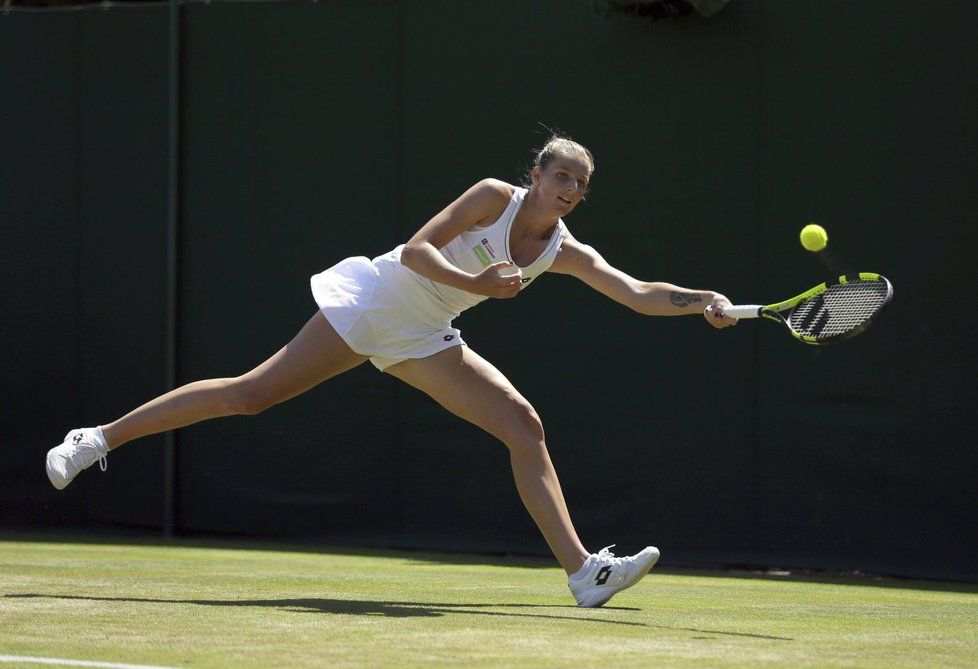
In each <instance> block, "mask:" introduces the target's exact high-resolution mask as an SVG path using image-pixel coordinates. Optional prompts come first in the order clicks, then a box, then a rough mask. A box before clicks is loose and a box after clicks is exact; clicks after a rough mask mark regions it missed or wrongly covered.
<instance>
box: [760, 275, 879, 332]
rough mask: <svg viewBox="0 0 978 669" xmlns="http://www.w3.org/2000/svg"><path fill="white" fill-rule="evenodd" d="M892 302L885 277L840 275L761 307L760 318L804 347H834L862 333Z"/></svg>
mask: <svg viewBox="0 0 978 669" xmlns="http://www.w3.org/2000/svg"><path fill="white" fill-rule="evenodd" d="M892 299H893V285H892V284H891V283H890V281H889V280H888V279H887V278H886V277H884V276H882V275H880V274H873V273H871V272H861V273H859V274H844V275H842V276H840V277H838V278H837V279H831V280H829V281H826V282H825V283H822V284H819V285H818V286H815V287H814V288H812V289H811V290H808V291H806V292H804V293H802V294H801V295H798V296H796V297H793V298H791V299H790V300H785V301H784V302H778V303H777V304H770V305H767V306H765V307H763V309H762V310H761V316H763V317H765V318H770V319H772V320H776V321H779V322H781V323H782V324H783V325H784V326H785V327H787V328H788V331H789V332H791V334H792V335H794V336H795V337H796V338H797V339H798V340H799V341H803V342H805V343H806V344H814V345H822V344H834V343H836V342H840V341H845V340H846V339H851V338H852V337H855V336H856V335H857V334H859V333H861V332H864V331H865V330H866V328H868V327H869V326H870V325H872V324H873V321H875V320H876V318H877V317H878V316H879V314H880V312H881V311H882V310H883V307H885V306H886V305H887V304H889V303H890V300H892Z"/></svg>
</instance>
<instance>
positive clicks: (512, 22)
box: [0, 0, 978, 579]
mask: <svg viewBox="0 0 978 669" xmlns="http://www.w3.org/2000/svg"><path fill="white" fill-rule="evenodd" d="M182 12H183V16H182V24H181V31H182V54H181V86H180V93H181V107H180V121H181V142H180V167H181V200H180V204H181V206H180V212H181V216H180V247H179V329H178V343H179V346H178V350H179V360H178V362H179V369H178V376H179V379H180V381H181V382H186V381H191V380H194V379H198V378H206V377H213V376H232V375H237V374H239V373H242V372H244V371H246V370H247V369H250V368H251V367H252V366H254V365H255V364H257V363H259V362H261V361H262V360H264V359H265V358H266V357H267V356H268V355H270V354H271V353H273V352H274V351H275V350H276V349H277V348H279V347H280V346H282V345H283V344H284V343H286V342H287V341H288V339H289V338H290V337H291V336H292V335H293V334H294V333H295V332H296V331H297V330H298V328H299V327H300V326H301V325H302V324H303V323H304V322H305V320H306V319H307V318H308V317H309V316H310V315H311V314H312V313H313V311H314V309H315V306H314V303H313V302H312V300H311V297H310V295H309V293H308V285H307V281H308V277H309V275H310V274H312V273H314V272H317V271H319V270H321V269H323V268H325V267H327V266H329V265H332V264H333V263H335V262H337V261H338V260H340V259H342V258H343V257H346V256H348V255H367V256H373V255H377V254H380V253H382V252H385V251H387V250H389V249H390V248H392V247H393V246H395V245H396V244H398V243H400V242H402V241H404V240H405V239H406V238H407V237H408V236H410V234H411V233H412V232H413V231H414V230H415V229H416V228H417V227H419V226H420V225H421V224H423V223H424V222H425V221H426V220H427V219H428V218H429V217H430V216H431V215H432V214H433V213H435V212H436V211H438V210H439V209H440V208H441V207H443V206H444V205H445V204H446V203H447V202H449V201H450V200H451V199H453V198H454V197H456V196H457V194H458V193H459V192H461V191H462V190H464V189H465V188H466V187H467V186H469V185H471V183H473V182H475V181H477V180H478V179H480V178H483V177H485V176H495V177H498V178H502V179H505V180H508V181H511V182H515V181H517V180H518V179H519V177H520V175H521V173H522V171H523V169H524V168H525V166H526V164H527V162H528V160H529V158H530V149H531V148H532V147H534V146H539V145H540V144H541V143H542V142H543V141H544V139H545V133H544V131H542V130H541V128H540V126H539V125H538V123H544V124H546V125H548V126H556V127H559V128H561V129H563V130H565V131H567V132H569V133H571V134H572V135H574V136H575V137H576V138H577V139H579V140H580V141H582V142H584V143H585V144H587V145H588V146H589V147H590V148H591V149H592V150H593V151H594V152H595V154H596V158H597V172H596V174H595V177H594V180H593V195H592V197H591V199H590V201H589V202H587V203H586V204H585V205H583V206H582V207H580V208H579V209H578V210H577V211H575V212H574V214H573V215H572V216H571V217H569V219H568V221H567V223H568V225H569V226H570V227H571V229H572V230H573V232H574V234H575V235H576V236H577V237H578V238H580V239H582V240H584V241H587V242H589V243H591V244H593V245H595V246H596V247H597V248H598V249H599V250H601V251H602V253H603V254H604V255H605V257H606V258H608V259H609V260H610V261H611V262H612V263H613V264H615V265H616V266H618V267H620V268H622V269H623V270H625V271H627V272H629V273H631V274H634V275H635V276H638V277H641V278H645V279H659V280H667V281H671V282H674V283H678V284H680V285H686V286H690V287H698V288H713V289H717V290H721V291H723V292H725V293H726V294H727V295H729V296H730V297H731V298H732V299H733V300H734V301H747V302H753V301H765V300H772V299H780V298H783V297H787V296H789V295H790V294H792V293H794V292H797V291H799V290H802V289H804V288H807V287H809V286H810V285H812V284H813V283H815V282H817V281H820V280H822V279H824V278H826V277H827V276H832V275H834V274H838V273H841V272H844V271H878V272H882V273H884V274H886V275H887V276H888V277H889V278H890V279H891V280H892V281H893V283H894V285H895V286H896V299H895V301H894V303H893V305H892V306H891V307H890V308H889V310H888V312H887V313H886V314H885V315H884V317H883V319H882V321H881V322H880V324H879V325H877V326H876V327H874V328H873V329H872V330H871V331H870V332H869V333H867V334H865V335H863V336H862V337H859V338H857V339H855V340H853V341H851V342H847V343H845V344H842V345H839V346H832V347H824V348H816V347H805V346H802V345H799V344H796V343H795V342H793V341H791V338H790V337H787V336H785V335H784V334H783V333H781V332H779V331H778V330H777V328H775V327H773V326H771V325H769V324H767V323H744V324H741V325H740V326H739V327H738V328H736V329H734V330H728V331H724V332H714V331H712V329H711V328H709V327H708V326H706V325H705V323H703V322H702V321H701V320H700V319H698V318H687V319H648V318H644V317H641V316H638V315H636V314H633V313H630V312H627V311H626V310H624V309H623V308H622V307H620V306H618V305H616V304H614V303H611V302H610V301H608V300H606V299H604V298H602V297H601V296H599V295H597V294H596V293H593V292H591V291H588V289H586V288H585V287H584V286H583V285H581V284H579V283H577V282H575V280H573V279H570V278H567V277H562V276H557V275H553V276H552V277H550V278H548V279H546V280H545V281H543V282H541V283H540V284H539V285H537V284H534V287H533V290H529V291H527V292H526V293H524V294H521V295H520V296H519V298H518V299H515V300H511V301H494V302H492V303H486V304H484V305H482V306H481V307H480V308H479V309H477V310H473V311H471V312H468V313H466V314H464V315H463V316H462V317H461V318H460V319H459V321H458V325H459V326H460V327H461V328H462V329H463V331H464V332H465V337H466V340H467V341H468V342H469V344H470V345H471V346H472V347H473V348H475V349H476V350H478V351H479V352H480V353H481V354H483V355H484V356H485V357H487V358H489V359H490V360H491V361H493V362H494V363H495V364H496V365H497V366H498V367H499V368H500V369H501V370H502V371H503V372H504V373H506V374H507V375H508V376H509V377H510V378H511V379H512V380H513V381H514V383H515V384H516V385H517V387H518V388H520V389H521V391H522V392H523V394H524V395H525V396H526V397H527V398H529V399H530V401H531V402H533V403H534V405H535V406H536V408H537V410H538V411H539V413H540V414H541V416H542V417H543V419H544V424H545V426H546V429H547V434H548V443H549V445H550V449H551V453H552V456H553V458H554V461H555V464H556V466H557V469H558V472H559V473H560V474H561V478H562V484H563V488H564V492H565V495H566V496H567V500H568V504H569V506H570V508H571V512H572V515H573V516H574V519H575V523H576V525H577V527H578V530H579V532H580V534H581V536H582V538H583V540H584V541H585V544H586V545H587V546H589V547H591V548H592V549H596V548H599V547H600V546H603V545H606V544H610V543H615V542H617V543H618V544H619V548H621V549H624V550H630V549H633V548H637V547H639V546H641V545H645V544H646V543H648V542H653V543H656V544H657V545H659V546H660V547H661V548H662V549H663V555H664V559H665V560H666V561H669V562H673V563H677V562H705V563H718V564H754V565H779V566H799V567H805V566H808V567H826V568H844V569H861V570H868V571H881V572H887V573H897V574H906V575H924V576H933V577H943V578H967V579H973V578H975V577H976V575H978V571H976V569H975V562H974V559H973V555H974V554H975V551H976V549H978V539H976V537H978V520H976V514H975V507H976V504H975V502H976V498H975V494H974V492H973V482H974V479H975V476H976V475H978V455H976V449H975V448H974V446H975V439H974V437H973V436H972V430H973V427H974V424H975V421H974V419H973V417H972V415H971V414H972V411H973V410H974V407H975V404H976V402H975V400H976V393H975V389H974V385H975V384H974V378H975V376H976V363H975V355H974V346H973V345H972V344H971V341H970V338H971V332H972V330H973V326H974V324H975V321H976V319H975V317H974V316H973V313H972V310H971V308H970V307H969V305H968V297H967V296H968V294H969V292H968V286H969V285H970V283H971V282H972V281H971V280H972V279H973V277H974V271H973V270H972V269H971V267H970V262H969V260H968V257H969V256H970V251H971V248H973V246H974V244H975V242H976V232H975V225H976V222H978V221H976V214H975V211H976V210H978V195H976V189H975V183H976V176H978V158H976V155H978V153H976V150H975V149H976V144H978V142H976V139H978V137H976V135H978V124H976V122H975V120H974V119H975V118H978V98H976V96H975V95H974V91H975V90H976V84H978V67H976V65H978V45H976V42H975V40H974V38H973V36H974V34H975V29H976V28H978V5H975V4H974V3H971V2H964V1H961V2H948V3H942V4H941V6H940V7H933V8H927V9H924V8H922V7H921V6H920V5H919V3H912V2H909V1H908V2H893V1H888V2H883V1H875V2H873V1H867V2H842V1H825V2H817V3H815V2H812V3H782V2H760V1H756V2H749V1H746V0H743V1H738V0H734V2H733V3H731V6H730V7H729V8H727V9H726V10H724V11H723V12H722V13H721V14H719V15H717V16H716V17H715V18H713V19H712V20H704V19H699V18H696V17H690V18H687V19H682V20H678V21H673V22H657V23H650V22H648V21H646V20H640V19H634V18H627V17H618V18H614V19H611V20H603V19H600V18H599V17H597V16H596V15H595V14H594V13H593V11H592V9H591V3H589V2H583V1H581V2H573V3H568V2H565V1H561V0H553V1H552V2H539V3H521V2H515V1H513V2H494V3H457V2H448V1H445V2H434V1H420V0H419V1H417V2H410V3H398V2H352V1H349V2H332V1H329V2H318V3H298V2H297V3H269V4H231V3H228V4H209V5H199V4H195V5H187V6H185V7H184V9H183V10H182ZM167 31H168V23H167V8H166V7H164V6H149V7H137V8H117V9H113V10H111V11H108V12H105V11H101V10H99V11H94V10H87V11H79V12H49V13H31V14H18V13H14V14H11V15H7V16H3V17H0V56H2V57H0V90H2V91H3V92H4V97H5V101H6V103H7V104H5V105H4V107H5V110H6V111H7V116H6V121H5V123H4V124H0V146H3V158H2V159H0V170H2V174H0V177H2V179H0V184H2V185H0V196H2V201H0V217H2V221H3V227H4V230H5V231H6V233H7V234H6V237H5V242H4V244H3V251H2V257H0V267H2V270H0V271H2V272H3V275H2V284H0V285H2V288H0V296H2V300H3V304H2V307H3V310H2V312H3V314H4V316H3V328H2V332H0V343H2V350H3V357H4V368H3V382H4V387H5V388H6V393H5V400H6V401H5V411H4V417H5V420H4V421H3V423H2V427H0V439H2V443H3V447H4V449H5V454H6V455H7V457H5V458H3V460H2V462H3V464H2V465H0V473H2V479H0V480H2V485H0V523H2V527H6V528H13V527H18V528H21V527H94V528H108V527H113V528H130V529H153V528H159V527H160V524H161V522H162V517H163V509H162V506H163V500H164V495H163V489H162V488H163V474H162V470H163V454H162V448H161V443H162V441H161V439H160V438H159V437H154V438H148V439H146V440H144V441H143V442H141V443H139V444H133V445H131V446H127V447H126V448H125V449H123V450H121V451H119V452H117V453H114V454H113V455H112V457H111V459H110V460H111V462H110V470H109V472H108V474H101V473H97V472H94V473H87V474H86V475H84V476H82V477H81V478H80V479H79V480H78V481H77V482H76V483H74V484H72V486H71V487H70V488H68V489H67V490H65V491H64V492H62V493H56V492H55V491H53V490H52V489H51V488H50V487H49V485H48V484H47V482H46V479H45V478H44V474H43V468H42V466H41V461H42V456H43V453H44V451H45V450H46V449H47V448H50V447H51V446H53V445H54V444H56V443H57V442H58V441H59V440H60V439H61V438H62V436H63V434H64V432H66V431H67V430H68V429H70V428H71V427H75V426H77V425H90V424H95V423H98V422H107V421H109V420H112V419H114V418H115V417H117V416H118V415H120V414H121V413H123V412H125V411H128V410H129V409H131V408H132V407H133V406H135V405H137V404H139V403H141V402H143V401H145V400H148V399H150V398H151V397H153V396H155V395H156V394H158V393H160V392H161V391H163V390H165V388H164V387H163V384H164V379H165V371H164V367H163V366H164V358H165V356H164V332H165V318H164V312H165V290H166V285H165V257H164V249H165V219H166V184H167V182H166V160H167V152H166V151H167V144H166V137H167V135H166V133H167V121H168V119H167V104H168V103H167V101H168V97H167V96H168V79H167V67H166V64H167V44H168V42H167V40H168V32H167ZM813 220H814V221H817V222H819V223H821V224H823V225H824V226H825V227H826V228H827V229H828V231H829V234H830V238H831V241H830V247H829V250H828V251H827V252H825V253H823V254H819V255H813V254H808V253H805V252H804V251H803V250H802V249H801V247H800V246H799V244H798V241H797V233H798V230H799V229H800V228H801V226H802V225H804V224H805V223H807V222H809V221H813ZM175 492H176V525H177V530H178V531H180V532H186V533H200V532H208V533H213V532H216V533H229V534H248V535H266V536H282V537H290V538H300V539H315V540H321V541H327V542H342V543H351V544H363V545H368V544H369V545H392V546H411V547H423V548H438V549H451V550H485V551H521V552H539V553H545V552H546V546H545V544H544V543H543V541H542V539H540V538H539V537H538V535H537V533H536V530H535V529H534V527H533V525H532V523H531V521H530V520H529V518H528V517H527V516H526V514H525V512H524V511H523V509H522V506H521V505H520V502H519V498H518V496H517V494H516V491H515V488H514V486H513V484H512V480H511V474H510V471H509V464H508V459H507V458H506V454H505V449H504V447H503V446H501V445H499V444H497V443H495V442H494V441H493V440H492V439H491V438H489V437H487V436H485V435H483V434H481V433H480V432H479V431H478V430H477V429H475V428H473V427H471V426H469V425H467V424H464V423H462V422H461V421H459V420H457V419H455V418H454V417H452V416H450V415H448V414H447V413H446V412H445V411H443V410H442V409H440V408H439V407H438V406H436V405H434V404H433V403H432V402H431V401H430V400H428V399H427V398H426V397H423V396H421V395H420V394H418V393H416V392H414V391H412V390H411V389H409V388H406V387H401V386H400V385H399V384H398V383H397V382H396V381H395V380H393V379H391V378H389V377H387V376H385V375H382V374H378V373H377V372H376V371H375V370H373V369H372V368H371V367H369V366H363V367H361V368H358V369H356V370H354V371H352V372H350V373H348V374H347V375H344V376H343V377H341V378H338V379H334V380H332V381H330V382H329V383H327V384H324V385H323V386H321V387H319V388H317V389H315V390H313V391H311V392H309V393H308V394H306V395H304V396H302V397H300V398H297V399H295V400H292V401H290V402H288V403H286V404H283V405H280V406H278V407H275V408H273V409H271V410H269V411H268V412H266V413H265V414H263V415H262V416H259V417H235V418H228V419H223V420H220V421H211V422H208V423H204V424H201V425H197V426H194V427H191V428H187V429H185V430H181V431H180V432H179V434H178V455H177V483H176V491H175Z"/></svg>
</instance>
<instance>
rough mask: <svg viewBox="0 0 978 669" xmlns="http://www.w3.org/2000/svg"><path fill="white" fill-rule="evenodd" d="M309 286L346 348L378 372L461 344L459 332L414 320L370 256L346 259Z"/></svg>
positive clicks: (318, 276)
mask: <svg viewBox="0 0 978 669" xmlns="http://www.w3.org/2000/svg"><path fill="white" fill-rule="evenodd" d="M309 283H310V285H311V286H312V295H313V297H314V298H315V299H316V303H317V304H318V305H319V310H320V311H322V312H323V315H324V316H325V317H326V320H328V321H329V322H330V325H332V326H333V328H334V329H335V330H336V332H337V333H339V335H340V336H341V337H343V340H344V341H345V342H346V343H347V344H349V346H350V348H352V349H353V350H354V351H356V352H357V353H359V354H360V355H367V356H370V362H372V363H373V364H374V366H375V367H377V369H379V370H381V371H383V370H384V369H386V368H387V367H390V366H391V365H394V364H397V363H399V362H402V361H404V360H408V359H411V358H427V357H428V356H429V355H434V354H435V353H438V352H439V351H443V350H445V349H446V348H451V347H452V346H458V345H460V344H464V343H465V342H464V341H462V333H461V332H459V331H458V329H456V328H453V327H452V326H451V324H450V323H445V324H444V327H441V328H437V327H436V328H433V327H432V326H431V325H429V324H425V323H422V322H420V321H419V320H418V319H417V318H415V317H414V316H413V315H412V313H411V312H410V311H409V310H408V309H407V307H406V306H405V305H404V303H403V302H402V301H401V300H400V298H398V297H397V295H395V294H394V292H393V291H391V289H390V288H388V287H387V284H385V283H384V281H383V280H382V279H381V278H380V274H379V273H378V272H377V268H376V267H374V265H373V263H372V262H371V261H370V259H369V258H365V257H363V256H357V257H354V258H347V259H346V260H344V261H342V262H340V263H338V264H336V265H334V266H332V267H330V268H329V269H328V270H326V271H324V272H320V273H319V274H314V275H313V277H312V278H311V279H310V280H309Z"/></svg>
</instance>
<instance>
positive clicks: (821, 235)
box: [801, 223, 829, 251]
mask: <svg viewBox="0 0 978 669" xmlns="http://www.w3.org/2000/svg"><path fill="white" fill-rule="evenodd" d="M828 241H829V235H828V233H827V232H825V228H823V227H822V226H821V225H815V224H814V223H809V224H808V225H806V226H805V227H803V228H802V229H801V245H802V246H804V247H805V248H806V249H808V250H809V251H821V250H822V249H824V248H825V245H826V244H827V243H828Z"/></svg>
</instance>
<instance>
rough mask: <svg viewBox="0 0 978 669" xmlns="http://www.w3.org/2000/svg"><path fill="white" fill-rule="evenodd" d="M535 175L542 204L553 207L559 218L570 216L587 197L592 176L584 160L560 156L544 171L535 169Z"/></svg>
mask: <svg viewBox="0 0 978 669" xmlns="http://www.w3.org/2000/svg"><path fill="white" fill-rule="evenodd" d="M533 173H534V176H535V177H536V178H535V179H534V183H535V185H536V186H537V188H538V192H539V195H540V202H542V203H543V204H544V206H550V207H553V209H554V210H555V211H556V213H557V215H558V216H566V215H567V214H569V213H570V212H571V211H573V210H574V207H576V206H577V205H578V203H579V202H580V201H581V200H583V199H584V198H585V196H586V195H587V190H588V182H589V181H590V174H589V171H588V165H587V163H585V162H584V161H582V160H578V159H577V158H571V157H569V156H566V157H565V156H560V157H557V158H554V159H553V160H552V161H550V164H549V165H547V167H546V168H545V169H543V170H541V169H540V168H539V167H534V168H533Z"/></svg>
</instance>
